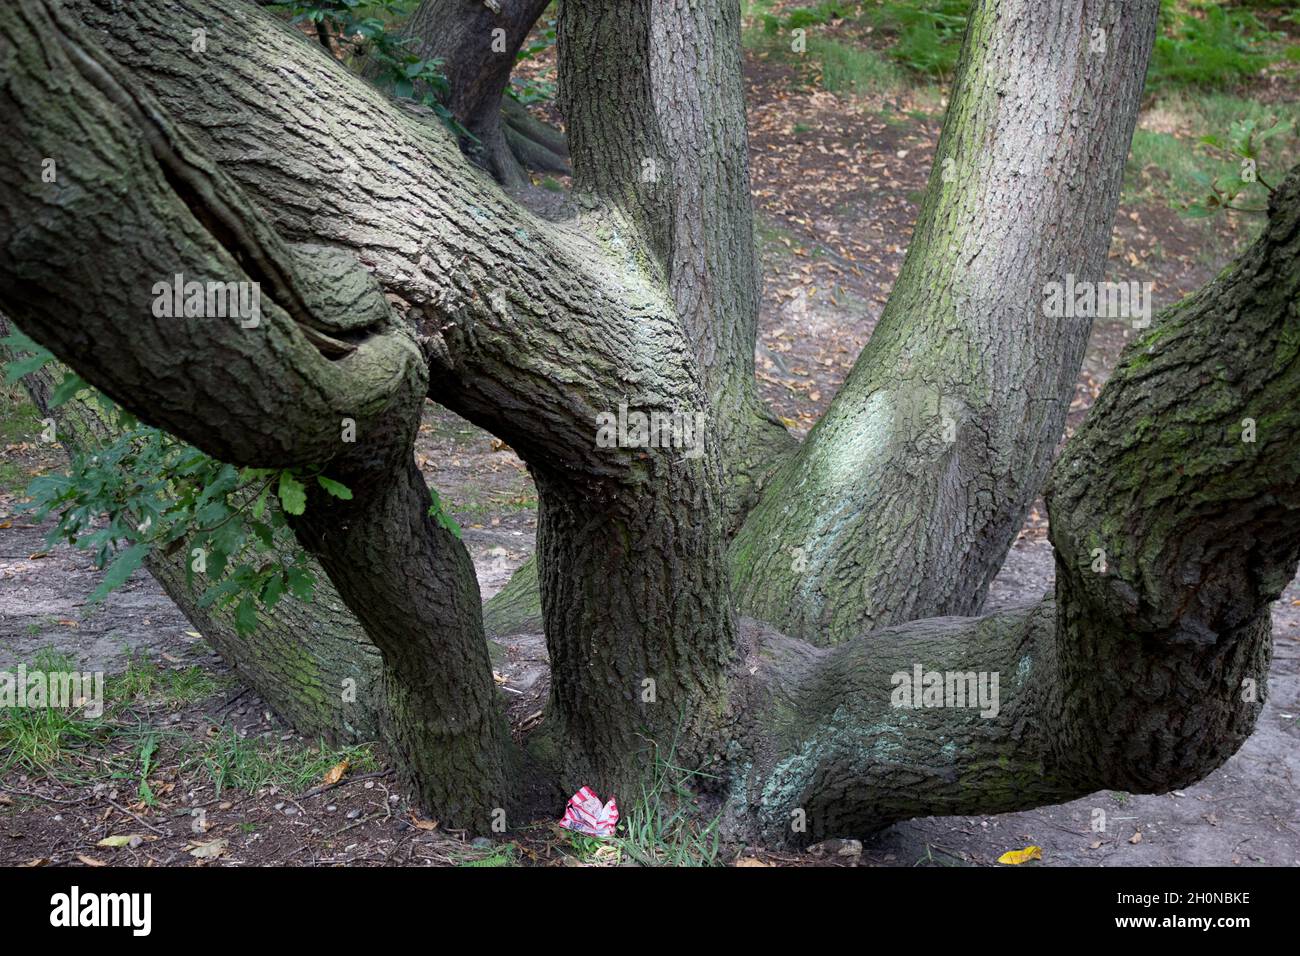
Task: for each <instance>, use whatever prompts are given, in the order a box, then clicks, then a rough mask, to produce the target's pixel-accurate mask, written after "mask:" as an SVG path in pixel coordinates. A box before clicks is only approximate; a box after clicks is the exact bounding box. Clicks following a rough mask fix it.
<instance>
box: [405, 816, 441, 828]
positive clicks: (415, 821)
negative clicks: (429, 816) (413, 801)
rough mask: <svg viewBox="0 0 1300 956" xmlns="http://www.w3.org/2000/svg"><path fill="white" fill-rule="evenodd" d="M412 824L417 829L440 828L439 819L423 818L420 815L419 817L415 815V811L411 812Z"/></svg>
mask: <svg viewBox="0 0 1300 956" xmlns="http://www.w3.org/2000/svg"><path fill="white" fill-rule="evenodd" d="M411 826H413V827H415V828H416V829H417V830H436V829H438V821H437V820H421V819H420V818H419V817H417V816H416V815H415V813H414V812H412V814H411Z"/></svg>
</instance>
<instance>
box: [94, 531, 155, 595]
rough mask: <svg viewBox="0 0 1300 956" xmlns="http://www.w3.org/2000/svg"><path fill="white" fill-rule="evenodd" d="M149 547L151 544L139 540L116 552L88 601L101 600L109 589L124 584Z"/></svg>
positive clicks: (142, 559) (140, 562)
mask: <svg viewBox="0 0 1300 956" xmlns="http://www.w3.org/2000/svg"><path fill="white" fill-rule="evenodd" d="M150 547H151V545H150V544H149V543H148V542H144V541H141V542H139V543H138V544H133V545H131V547H129V548H127V549H126V550H125V551H123V552H121V553H120V554H118V556H117V558H116V559H114V561H113V563H112V564H110V565H109V566H108V570H107V571H106V572H104V577H103V579H102V580H101V581H100V582H99V587H97V588H95V590H94V591H93V592H92V593H91V595H90V602H91V603H92V604H93V603H95V602H97V601H102V600H103V599H104V598H105V597H106V596H107V595H108V592H109V591H111V590H113V589H114V588H117V587H121V586H122V585H123V584H125V583H126V579H127V578H129V577H130V576H131V574H132V572H134V571H135V569H136V568H138V567H140V565H141V564H142V563H143V562H144V559H145V556H146V555H148V553H149V548H150Z"/></svg>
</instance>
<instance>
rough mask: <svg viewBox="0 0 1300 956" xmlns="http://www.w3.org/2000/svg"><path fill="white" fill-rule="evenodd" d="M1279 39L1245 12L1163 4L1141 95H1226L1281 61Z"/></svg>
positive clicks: (1284, 52)
mask: <svg viewBox="0 0 1300 956" xmlns="http://www.w3.org/2000/svg"><path fill="white" fill-rule="evenodd" d="M1287 53H1288V48H1287V47H1286V45H1285V43H1284V38H1283V37H1282V36H1281V35H1279V34H1276V33H1273V32H1271V31H1269V30H1267V29H1266V28H1265V27H1264V24H1263V23H1262V22H1261V21H1260V20H1259V19H1258V18H1257V17H1256V16H1255V14H1254V13H1253V12H1251V11H1250V10H1245V9H1242V8H1240V7H1225V6H1222V5H1220V4H1218V3H1215V4H1201V3H1174V2H1171V0H1165V2H1164V3H1163V4H1162V10H1161V31H1160V35H1159V36H1158V37H1157V38H1156V44H1155V49H1154V50H1153V51H1152V53H1151V65H1150V67H1149V68H1148V70H1147V81H1146V83H1147V90H1148V91H1163V90H1168V89H1171V88H1175V87H1182V88H1188V87H1196V88H1198V89H1207V90H1209V89H1219V90H1222V89H1230V88H1232V87H1235V86H1239V85H1241V84H1242V83H1244V82H1245V81H1247V80H1249V79H1251V78H1252V77H1254V76H1255V75H1256V74H1257V73H1259V72H1260V71H1261V70H1263V69H1264V68H1265V67H1267V66H1269V65H1271V64H1273V63H1275V62H1278V61H1279V60H1283V59H1286V58H1287Z"/></svg>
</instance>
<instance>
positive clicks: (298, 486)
mask: <svg viewBox="0 0 1300 956" xmlns="http://www.w3.org/2000/svg"><path fill="white" fill-rule="evenodd" d="M279 495H280V507H281V508H283V509H284V510H285V512H286V513H287V514H291V515H300V514H302V513H303V512H304V511H306V510H307V488H306V487H305V486H304V485H303V483H302V482H301V481H299V480H298V479H297V478H295V477H294V476H293V473H292V472H289V471H282V472H280V488H279Z"/></svg>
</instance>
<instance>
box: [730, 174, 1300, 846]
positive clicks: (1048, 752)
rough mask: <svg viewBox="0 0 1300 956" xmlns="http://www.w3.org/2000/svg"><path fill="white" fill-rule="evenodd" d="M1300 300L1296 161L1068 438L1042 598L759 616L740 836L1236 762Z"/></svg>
mask: <svg viewBox="0 0 1300 956" xmlns="http://www.w3.org/2000/svg"><path fill="white" fill-rule="evenodd" d="M1297 296H1300V167H1297V168H1296V169H1295V170H1293V171H1292V172H1291V174H1290V176H1289V177H1288V178H1287V180H1286V182H1285V183H1284V184H1283V185H1282V186H1281V187H1279V189H1278V192H1277V195H1276V196H1275V197H1274V200H1273V203H1272V214H1271V217H1270V222H1269V225H1268V227H1267V228H1266V230H1265V232H1264V235H1263V236H1262V237H1261V238H1260V239H1259V240H1258V241H1257V242H1256V243H1255V244H1254V246H1253V247H1252V248H1251V249H1250V250H1248V251H1247V252H1246V253H1245V254H1244V255H1243V256H1242V257H1241V258H1240V259H1239V260H1238V261H1237V262H1236V263H1234V264H1233V265H1232V266H1231V267H1230V268H1229V269H1228V270H1226V271H1225V272H1224V273H1223V274H1222V275H1220V276H1219V277H1218V278H1217V279H1216V280H1215V281H1214V282H1212V283H1211V284H1210V285H1209V286H1207V287H1206V288H1204V289H1202V290H1201V291H1200V292H1198V293H1196V294H1195V295H1193V296H1191V297H1190V298H1189V299H1187V300H1185V301H1184V302H1182V303H1181V304H1179V305H1178V306H1175V307H1174V308H1172V309H1170V310H1169V311H1167V312H1166V313H1165V314H1164V315H1162V316H1161V317H1160V318H1159V319H1158V320H1157V323H1156V325H1155V327H1154V328H1153V329H1152V330H1151V331H1150V332H1149V333H1148V334H1146V335H1145V336H1143V337H1142V338H1140V339H1138V340H1136V341H1135V342H1134V343H1133V344H1132V345H1130V346H1129V348H1128V350H1127V351H1126V352H1125V354H1124V357H1123V359H1122V361H1121V363H1120V366H1119V368H1118V369H1116V371H1115V374H1114V375H1113V376H1112V377H1111V379H1110V380H1109V381H1108V382H1107V384H1106V387H1105V388H1104V389H1103V390H1102V395H1101V398H1100V399H1099V400H1098V402H1097V404H1096V405H1095V406H1094V407H1093V409H1092V411H1091V413H1090V414H1089V416H1088V419H1087V420H1086V422H1085V423H1084V426H1083V427H1082V428H1081V429H1080V430H1079V432H1078V433H1077V434H1076V435H1075V436H1074V437H1073V438H1072V439H1071V440H1070V442H1069V443H1068V444H1067V445H1066V448H1065V451H1064V453H1063V454H1062V456H1061V458H1060V460H1059V461H1058V462H1057V464H1056V466H1055V468H1054V470H1053V474H1052V479H1051V489H1050V492H1049V510H1050V512H1051V522H1052V525H1051V526H1052V541H1053V544H1054V545H1055V547H1056V555H1057V562H1056V566H1057V577H1056V599H1055V601H1044V602H1043V603H1041V604H1039V605H1036V606H1031V607H1025V608H1017V609H1013V610H1008V611H1000V612H998V613H996V614H992V615H989V616H987V617H983V618H937V619H932V620H925V621H915V622H912V623H909V624H904V625H900V626H897V627H892V628H887V629H885V630H882V631H878V632H875V633H873V634H870V635H867V636H865V637H861V638H858V639H855V640H852V641H848V642H846V643H843V644H841V645H838V646H836V647H834V648H832V649H829V650H818V649H815V648H812V647H810V646H809V645H807V644H804V643H803V642H799V641H794V640H792V639H790V638H786V637H782V636H780V635H777V634H773V633H772V632H771V631H767V630H762V629H759V630H758V632H757V634H756V635H755V636H753V637H751V638H750V644H751V646H753V647H756V648H757V650H756V651H754V652H751V654H752V656H751V659H752V661H753V666H754V667H755V668H756V670H757V674H758V677H757V679H756V681H755V682H754V683H753V684H752V685H751V686H750V688H749V693H750V694H751V695H752V696H751V698H750V709H749V710H748V711H747V713H748V714H749V715H750V723H749V724H748V732H749V740H750V741H751V747H752V751H751V754H752V756H751V758H750V760H751V762H750V763H748V764H746V765H744V766H742V779H741V782H740V784H739V786H738V787H737V789H736V790H735V791H734V792H733V796H732V806H731V809H730V814H729V820H730V824H731V826H732V827H733V828H734V831H735V832H736V833H738V834H749V835H751V836H752V835H753V834H754V833H755V832H757V833H759V834H761V835H762V836H764V837H765V838H767V839H769V840H774V841H788V842H795V843H798V842H804V841H807V840H812V839H818V838H820V837H822V836H828V835H835V834H845V833H862V832H868V831H870V830H872V829H875V828H877V827H880V826H883V825H885V824H888V823H891V822H893V821H896V820H902V819H906V818H909V817H914V816H923V815H930V814H962V813H997V812H1004V811H1009V810H1018V809H1027V808H1030V807H1034V806H1039V805H1041V804H1044V803H1056V802H1062V801H1065V800H1069V799H1072V798H1075V797H1080V796H1083V795H1085V794H1088V793H1091V792H1093V791H1095V790H1100V789H1114V790H1124V791H1128V792H1131V793H1163V792H1167V791H1169V790H1173V789H1177V788H1180V787H1186V786H1189V785H1190V784H1192V783H1194V782H1196V781H1197V780H1200V779H1201V778H1203V777H1204V776H1205V775H1206V774H1208V773H1210V772H1211V771H1212V770H1214V769H1215V768H1216V767H1218V766H1220V765H1221V764H1222V763H1223V761H1225V760H1226V759H1227V758H1228V757H1230V756H1231V755H1232V754H1233V753H1235V752H1236V750H1237V749H1238V748H1239V747H1240V746H1241V744H1242V743H1243V742H1244V741H1245V739H1246V738H1247V736H1249V734H1250V732H1251V730H1252V728H1253V727H1254V724H1255V721H1256V719H1257V718H1258V716H1259V714H1260V712H1261V711H1262V709H1263V704H1264V699H1265V683H1266V677H1267V670H1268V663H1269V658H1270V650H1271V621H1270V614H1269V605H1270V604H1271V603H1272V602H1273V601H1275V600H1277V598H1278V596H1279V595H1280V594H1281V592H1282V590H1283V588H1284V587H1285V586H1286V585H1287V583H1288V582H1290V581H1291V579H1292V578H1293V577H1294V576H1295V573H1296V565H1297V561H1298V560H1300V451H1298V450H1297V447H1296V444H1295V435H1296V433H1297V429H1298V428H1300V402H1297V397H1300V315H1298V314H1297V312H1296V301H1297ZM1252 428H1253V429H1254V431H1252V430H1251V429H1252ZM1099 556H1100V557H1101V559H1102V560H1101V562H1098V557H1099ZM1094 568H1101V569H1103V570H1094ZM918 665H919V666H921V667H922V668H924V669H925V670H927V671H929V670H933V671H938V672H944V671H951V672H975V673H984V674H988V675H991V674H995V673H996V674H998V675H999V676H1000V681H999V685H1000V686H999V690H1000V700H999V701H998V704H999V706H998V707H997V708H996V709H995V710H994V712H992V713H986V714H984V715H982V714H981V712H980V710H979V709H977V708H971V707H960V706H959V707H952V706H938V707H933V708H930V707H926V708H922V709H911V708H900V707H896V706H892V704H893V701H892V700H891V693H892V689H893V676H894V675H895V674H901V675H904V676H905V677H907V678H908V679H909V680H910V678H911V675H912V673H913V669H914V668H915V667H917V666H918ZM792 820H793V821H801V822H805V823H806V825H807V826H806V829H804V830H796V829H792V827H791V823H792Z"/></svg>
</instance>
